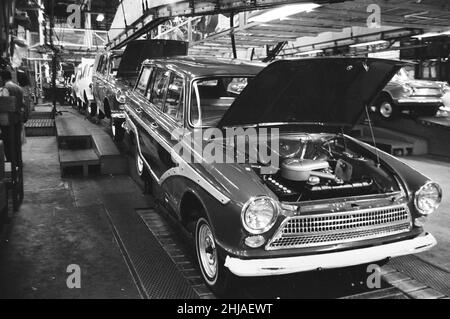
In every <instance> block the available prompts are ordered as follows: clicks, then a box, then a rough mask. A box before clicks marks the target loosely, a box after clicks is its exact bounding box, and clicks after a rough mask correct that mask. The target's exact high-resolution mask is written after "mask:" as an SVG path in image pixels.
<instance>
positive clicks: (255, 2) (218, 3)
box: [107, 0, 347, 49]
mask: <svg viewBox="0 0 450 319" xmlns="http://www.w3.org/2000/svg"><path fill="white" fill-rule="evenodd" d="M344 1H347V0H315V1H314V2H315V3H317V4H329V3H338V2H344ZM308 2H311V1H310V0H248V1H243V0H211V1H207V0H206V1H199V0H188V1H178V0H156V1H154V0H141V1H136V0H122V2H121V3H120V4H119V7H118V8H117V12H116V15H115V17H114V21H113V23H112V25H111V30H110V32H109V34H108V35H109V39H110V41H109V43H108V44H107V48H108V49H119V48H121V47H123V46H125V45H126V44H127V43H128V42H129V41H132V40H134V39H137V38H139V37H140V36H142V35H144V34H145V33H147V32H148V31H149V30H151V29H153V28H154V27H156V26H157V25H159V24H161V23H162V22H164V21H166V20H167V19H170V18H173V17H177V16H185V17H189V16H199V15H211V14H219V13H230V12H235V13H236V12H242V11H249V10H259V9H267V8H272V7H276V6H280V5H285V4H292V3H308Z"/></svg>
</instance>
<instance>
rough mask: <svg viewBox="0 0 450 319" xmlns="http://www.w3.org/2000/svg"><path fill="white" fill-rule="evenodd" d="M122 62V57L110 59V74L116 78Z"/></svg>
mask: <svg viewBox="0 0 450 319" xmlns="http://www.w3.org/2000/svg"><path fill="white" fill-rule="evenodd" d="M120 60H122V56H120V55H119V56H114V57H111V59H110V64H111V66H110V69H109V72H110V74H112V75H114V76H115V75H117V70H118V69H119V64H120Z"/></svg>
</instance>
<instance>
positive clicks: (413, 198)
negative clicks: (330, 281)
mask: <svg viewBox="0 0 450 319" xmlns="http://www.w3.org/2000/svg"><path fill="white" fill-rule="evenodd" d="M108 54H110V55H103V57H106V59H107V60H108V61H110V62H109V63H110V64H109V66H106V68H105V67H103V62H102V58H100V60H99V62H95V63H94V64H93V65H94V68H96V70H103V68H105V70H106V71H105V72H106V73H107V74H109V75H112V76H114V75H113V74H114V73H113V72H115V70H114V69H115V67H114V66H115V64H114V62H112V63H111V61H112V60H113V59H114V58H115V57H116V55H115V54H116V53H108ZM122 63H123V55H122V61H121V62H120V64H119V67H118V69H119V70H118V71H119V72H120V68H121V64H122ZM403 66H404V64H403V63H401V62H398V61H390V60H381V59H367V58H363V59H362V58H321V59H302V60H289V61H287V60H286V61H276V62H273V63H271V64H270V65H263V64H259V63H250V62H243V61H237V60H222V59H215V58H193V57H187V56H177V57H172V58H170V57H169V58H156V59H155V58H154V59H151V60H145V61H144V62H143V63H142V65H141V66H139V67H138V69H139V71H137V70H135V72H136V73H133V76H135V81H134V82H135V83H134V84H133V85H132V86H128V87H126V86H125V84H124V82H123V81H122V82H121V84H120V85H119V86H117V87H115V90H114V89H110V92H109V93H108V94H106V93H105V94H104V96H109V97H110V98H112V99H113V100H112V101H110V100H109V99H108V98H105V99H103V101H101V99H99V96H100V95H99V93H98V92H100V91H101V90H102V89H104V86H105V85H107V84H108V83H109V84H110V85H111V86H112V87H114V86H113V84H114V83H115V82H114V81H118V80H117V79H115V80H112V81H111V80H108V78H107V77H106V78H102V77H101V75H100V74H98V75H96V80H94V81H93V82H94V87H93V89H94V96H96V98H95V101H96V105H97V106H98V108H97V112H98V110H100V112H103V115H104V116H106V117H108V115H109V116H110V117H112V115H111V114H112V106H111V104H108V107H110V109H109V110H108V107H107V106H106V105H107V104H106V103H111V102H113V101H114V100H115V101H114V103H116V102H117V104H116V105H118V108H117V109H118V110H120V111H121V112H119V113H120V114H121V115H120V119H121V120H122V123H121V125H120V129H123V130H124V132H125V137H126V138H127V139H129V141H130V143H131V144H132V145H134V146H135V164H136V165H135V166H136V172H137V173H138V175H139V176H141V177H142V178H143V179H145V180H146V181H147V182H149V183H150V184H151V190H152V192H153V195H154V196H155V197H156V199H157V200H158V202H159V203H161V205H160V206H161V209H162V210H163V211H165V212H166V213H168V214H170V215H172V216H173V217H174V218H175V219H177V220H178V221H179V222H180V224H181V225H182V227H184V228H185V229H186V230H187V231H188V232H189V233H191V234H192V239H193V242H194V246H195V253H196V256H197V259H198V264H199V268H200V270H201V273H202V275H203V278H204V280H205V282H206V283H207V284H208V286H209V287H210V288H211V289H213V290H214V291H216V292H218V293H221V292H224V291H226V290H227V289H229V287H230V282H232V281H233V280H235V279H236V278H238V277H249V276H273V275H282V274H289V273H295V272H304V271H314V270H319V269H329V268H338V267H346V266H352V265H360V264H367V263H380V264H381V263H383V262H385V261H386V260H388V259H389V258H391V257H395V256H401V255H406V254H411V253H417V252H421V251H424V250H427V249H430V248H431V247H433V246H434V245H435V244H436V240H435V239H434V237H433V236H432V235H431V234H429V233H427V232H426V231H425V230H424V229H423V223H424V219H425V218H426V216H428V215H429V214H431V213H432V212H433V211H435V210H436V208H437V207H438V205H439V203H440V201H441V198H442V191H441V189H440V187H439V185H438V184H436V183H434V182H432V181H430V180H429V179H428V178H427V177H425V176H423V175H422V174H420V173H419V172H417V171H415V170H414V169H412V168H411V167H409V166H407V165H405V164H404V163H402V162H400V161H399V160H397V159H396V158H394V157H392V156H390V155H388V154H386V153H384V152H382V151H380V150H376V149H375V148H374V147H372V146H369V145H367V144H365V143H363V142H361V141H358V140H356V139H354V138H352V137H351V136H350V135H349V132H350V130H351V128H352V127H353V126H354V125H355V124H356V123H357V122H358V120H359V119H360V117H361V115H362V114H363V113H364V112H365V111H366V106H367V105H371V102H373V101H375V100H376V98H377V96H378V94H380V92H379V91H380V89H379V88H381V87H384V86H385V85H386V84H387V83H388V82H389V80H390V79H391V78H392V77H393V76H394V74H396V73H397V72H398V71H399V70H400V69H401V68H402V67H403ZM108 70H109V71H108ZM111 71H112V72H111ZM97 72H98V71H97ZM99 73H101V71H100V72H99ZM116 76H117V74H116ZM133 80H134V78H133ZM129 84H130V83H129ZM96 92H97V93H96ZM105 92H106V91H105ZM318 92H321V93H320V94H318ZM252 129H254V130H257V132H258V135H257V138H256V140H254V139H252V136H247V135H245V134H247V133H246V132H248V131H249V130H252ZM267 130H275V131H276V132H277V134H276V135H272V134H271V133H270V134H269V133H268V131H267ZM229 131H232V132H240V133H236V134H237V135H233V136H232V138H231V139H228V136H227V138H224V137H223V136H222V134H224V135H225V133H227V132H229ZM175 132H178V133H177V134H175ZM211 132H214V133H211ZM198 134H199V135H200V139H195V138H193V137H195V136H198ZM175 135H176V137H175ZM242 137H243V138H242ZM239 138H241V140H240V141H241V143H243V146H244V147H243V148H242V149H240V148H238V144H239V143H237V142H236V141H237V140H238V139H239ZM261 139H263V140H266V141H269V143H268V144H269V145H270V147H269V153H270V154H271V155H273V156H274V157H271V159H272V160H274V161H267V160H266V158H264V157H263V156H261V153H260V150H261V149H260V148H261V147H262V146H261V145H260V144H258V143H259V141H260V140H261ZM230 141H233V142H231V143H229V142H230ZM180 143H181V144H180ZM180 145H181V146H182V148H183V149H184V151H187V152H188V153H190V154H191V155H192V157H186V156H184V154H182V153H180ZM255 145H258V146H257V148H258V149H257V151H256V152H252V151H251V149H252V148H254V147H255ZM241 146H242V145H241ZM207 148H209V150H210V151H211V149H213V150H214V151H213V153H214V155H213V157H214V158H216V157H215V156H216V155H218V154H222V155H223V157H222V159H223V161H220V160H219V161H216V160H209V159H206V156H205V152H204V151H205V150H206V149H207ZM210 154H211V153H210ZM242 159H243V161H242ZM275 163H278V164H279V165H278V164H275Z"/></svg>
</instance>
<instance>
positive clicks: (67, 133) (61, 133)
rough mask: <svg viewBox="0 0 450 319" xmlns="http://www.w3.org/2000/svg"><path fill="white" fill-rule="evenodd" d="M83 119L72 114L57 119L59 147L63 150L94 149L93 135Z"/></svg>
mask: <svg viewBox="0 0 450 319" xmlns="http://www.w3.org/2000/svg"><path fill="white" fill-rule="evenodd" d="M83 122H84V121H83V119H79V118H78V117H77V116H75V115H72V114H64V115H62V116H57V117H56V118H55V124H56V134H57V136H58V147H59V148H63V149H86V148H91V147H92V143H91V142H92V140H91V133H90V131H89V130H88V129H87V128H86V127H85V123H83Z"/></svg>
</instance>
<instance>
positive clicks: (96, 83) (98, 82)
mask: <svg viewBox="0 0 450 319" xmlns="http://www.w3.org/2000/svg"><path fill="white" fill-rule="evenodd" d="M104 60H105V55H103V54H102V55H100V56H99V57H98V63H96V64H94V67H95V70H94V75H93V77H92V83H93V87H92V93H93V95H94V99H95V101H96V102H97V105H99V106H100V105H101V102H102V101H103V99H102V96H101V94H102V93H101V92H102V89H103V78H102V74H101V69H102V65H103V62H104Z"/></svg>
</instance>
